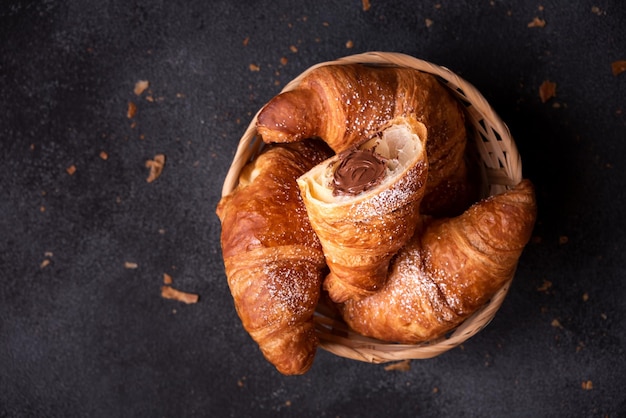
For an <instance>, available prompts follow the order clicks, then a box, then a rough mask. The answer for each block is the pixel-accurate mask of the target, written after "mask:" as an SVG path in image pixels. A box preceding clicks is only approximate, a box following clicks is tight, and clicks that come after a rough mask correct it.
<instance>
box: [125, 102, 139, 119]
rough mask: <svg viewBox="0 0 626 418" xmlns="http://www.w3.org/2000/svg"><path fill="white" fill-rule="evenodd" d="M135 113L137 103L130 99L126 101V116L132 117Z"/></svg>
mask: <svg viewBox="0 0 626 418" xmlns="http://www.w3.org/2000/svg"><path fill="white" fill-rule="evenodd" d="M136 114H137V105H136V104H135V103H133V102H131V101H129V102H128V108H127V109H126V117H127V118H128V119H132V118H134V117H135V115H136Z"/></svg>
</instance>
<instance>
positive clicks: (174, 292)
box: [161, 286, 199, 305]
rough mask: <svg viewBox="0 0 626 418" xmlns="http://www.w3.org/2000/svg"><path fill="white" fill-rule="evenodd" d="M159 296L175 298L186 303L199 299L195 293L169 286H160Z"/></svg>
mask: <svg viewBox="0 0 626 418" xmlns="http://www.w3.org/2000/svg"><path fill="white" fill-rule="evenodd" d="M161 297H163V298H164V299H171V300H177V301H179V302H183V303H186V304H188V305H189V304H193V303H197V302H198V299H199V296H198V295H197V294H195V293H189V292H183V291H181V290H178V289H174V288H173V287H171V286H161Z"/></svg>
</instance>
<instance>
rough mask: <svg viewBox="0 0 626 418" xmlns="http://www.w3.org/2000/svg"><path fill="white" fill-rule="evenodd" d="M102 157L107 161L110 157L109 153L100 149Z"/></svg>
mask: <svg viewBox="0 0 626 418" xmlns="http://www.w3.org/2000/svg"><path fill="white" fill-rule="evenodd" d="M100 158H101V159H103V160H105V161H106V160H108V159H109V154H108V153H107V152H106V151H100Z"/></svg>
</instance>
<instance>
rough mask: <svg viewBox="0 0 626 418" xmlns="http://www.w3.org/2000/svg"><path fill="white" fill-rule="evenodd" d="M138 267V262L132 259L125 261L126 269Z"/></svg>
mask: <svg viewBox="0 0 626 418" xmlns="http://www.w3.org/2000/svg"><path fill="white" fill-rule="evenodd" d="M137 267H139V266H138V264H137V263H133V262H132V261H124V268H125V269H136V268H137Z"/></svg>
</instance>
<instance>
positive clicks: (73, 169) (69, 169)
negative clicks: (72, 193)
mask: <svg viewBox="0 0 626 418" xmlns="http://www.w3.org/2000/svg"><path fill="white" fill-rule="evenodd" d="M65 171H66V172H67V174H69V175H70V176H73V175H74V173H75V172H76V166H75V165H74V164H72V165H71V166H69V167H67V168H66V169H65Z"/></svg>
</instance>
